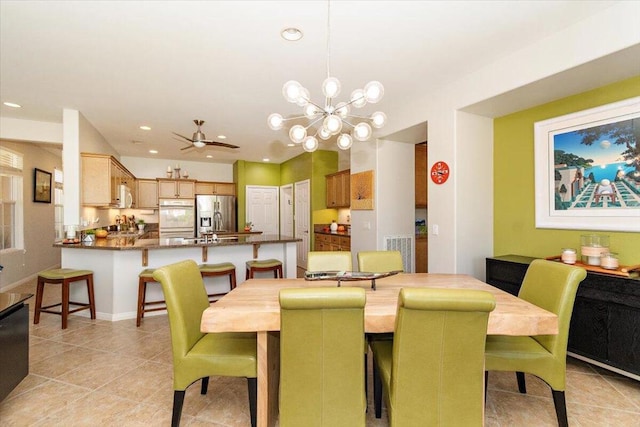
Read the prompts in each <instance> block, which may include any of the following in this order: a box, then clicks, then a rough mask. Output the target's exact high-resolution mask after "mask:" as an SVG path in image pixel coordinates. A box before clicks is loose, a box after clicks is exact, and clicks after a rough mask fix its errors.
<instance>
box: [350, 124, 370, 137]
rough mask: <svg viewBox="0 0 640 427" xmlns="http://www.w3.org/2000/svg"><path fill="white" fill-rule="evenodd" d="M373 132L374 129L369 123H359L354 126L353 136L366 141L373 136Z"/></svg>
mask: <svg viewBox="0 0 640 427" xmlns="http://www.w3.org/2000/svg"><path fill="white" fill-rule="evenodd" d="M372 133H373V130H372V129H371V126H369V123H365V122H362V123H358V124H357V125H356V126H355V127H354V128H353V137H354V138H355V139H357V140H358V141H366V140H367V139H369V138H371V134H372Z"/></svg>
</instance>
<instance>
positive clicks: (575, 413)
mask: <svg viewBox="0 0 640 427" xmlns="http://www.w3.org/2000/svg"><path fill="white" fill-rule="evenodd" d="M11 291H12V292H29V293H35V281H34V282H33V283H29V284H25V285H22V286H20V287H18V288H14V289H12V290H11ZM58 300H59V288H56V287H52V288H51V289H50V288H47V289H46V291H45V304H46V301H52V302H56V301H58ZM28 303H29V304H30V307H29V308H30V319H31V322H32V321H33V320H32V319H33V304H34V299H33V298H32V299H31V300H29V301H28ZM30 333H31V335H30V355H29V367H30V374H29V376H28V377H27V378H25V379H24V380H23V381H22V383H21V384H20V385H19V386H18V387H17V388H16V389H15V390H14V391H13V392H12V393H11V394H10V395H9V396H8V397H7V398H6V399H5V400H4V401H2V402H0V425H3V426H31V425H34V426H40V425H42V426H63V425H64V426H96V425H100V426H119V427H120V426H138V425H139V426H148V425H158V426H167V425H169V424H170V420H171V406H172V399H173V389H172V368H171V349H170V336H169V326H168V322H167V318H166V316H164V315H163V316H154V317H147V318H145V319H144V320H143V324H142V326H141V327H140V328H136V326H135V320H134V319H132V320H126V321H120V322H113V323H112V322H106V321H100V320H97V321H91V320H89V319H87V318H84V317H80V316H72V317H71V318H70V320H69V327H68V329H66V330H64V331H63V330H61V329H60V317H59V316H54V315H51V314H47V313H44V314H42V316H41V321H40V324H39V325H33V324H31V327H30ZM0 351H1V349H0ZM369 365H371V363H369ZM567 370H568V372H567V391H566V398H567V408H568V413H569V424H570V425H571V426H638V425H640V422H639V421H638V420H640V382H637V381H634V380H631V379H628V378H626V377H622V376H619V375H617V374H614V373H611V372H609V371H606V370H604V369H600V368H597V367H594V366H592V365H589V364H586V363H583V362H581V361H577V360H575V359H570V360H569V363H568V368H567ZM369 384H371V380H370V381H369ZM527 389H528V393H527V394H526V395H522V394H520V393H518V390H517V385H516V381H515V375H513V374H510V373H501V372H493V373H490V375H489V393H488V397H487V406H486V416H485V425H487V426H555V425H557V424H556V417H555V410H554V406H553V401H552V399H551V392H550V390H549V388H548V387H547V386H546V384H544V383H543V382H542V381H540V380H538V379H537V378H535V377H533V376H530V375H527ZM199 391H200V390H199V386H198V385H194V386H192V387H190V388H189V389H188V391H187V396H186V399H185V406H184V410H183V416H182V425H184V426H206V425H208V426H248V425H249V411H248V403H247V387H246V380H244V379H239V378H223V377H220V378H217V377H216V378H212V379H211V381H210V385H209V393H208V394H207V395H205V396H201V395H200V393H199ZM370 394H371V393H370ZM370 400H371V396H370ZM369 406H370V411H369V413H368V415H367V425H368V426H378V427H382V426H387V425H388V423H387V420H386V412H383V417H382V419H380V420H376V419H375V418H374V417H373V410H372V408H373V405H372V404H371V403H370V405H369Z"/></svg>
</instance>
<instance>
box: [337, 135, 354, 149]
mask: <svg viewBox="0 0 640 427" xmlns="http://www.w3.org/2000/svg"><path fill="white" fill-rule="evenodd" d="M337 142H338V148H339V149H341V150H348V149H349V148H351V145H352V144H353V138H351V135H349V134H348V133H343V134H340V136H339V137H338V141H337Z"/></svg>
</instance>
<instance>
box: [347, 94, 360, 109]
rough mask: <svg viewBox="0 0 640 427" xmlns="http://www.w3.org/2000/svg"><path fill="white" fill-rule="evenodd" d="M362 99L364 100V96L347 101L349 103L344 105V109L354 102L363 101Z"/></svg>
mask: <svg viewBox="0 0 640 427" xmlns="http://www.w3.org/2000/svg"><path fill="white" fill-rule="evenodd" d="M363 98H364V96H361V97H360V98H356V99H351V100H349V102H347V103H346V104H344V106H345V107H346V106H348V105H351V104H353V103H354V102H358V101H360V100H361V99H363Z"/></svg>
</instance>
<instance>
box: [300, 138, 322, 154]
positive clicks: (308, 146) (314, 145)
mask: <svg viewBox="0 0 640 427" xmlns="http://www.w3.org/2000/svg"><path fill="white" fill-rule="evenodd" d="M302 148H303V149H304V151H306V152H309V153H311V152H313V151H316V150H317V149H318V140H317V139H316V137H315V136H308V137H306V138H305V139H304V142H303V143H302Z"/></svg>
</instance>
